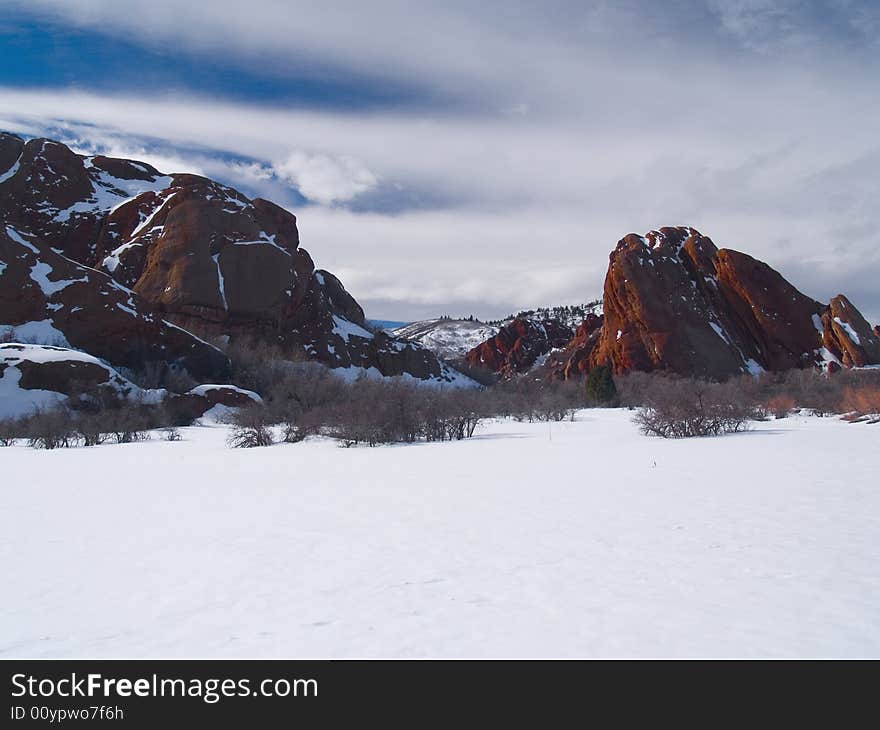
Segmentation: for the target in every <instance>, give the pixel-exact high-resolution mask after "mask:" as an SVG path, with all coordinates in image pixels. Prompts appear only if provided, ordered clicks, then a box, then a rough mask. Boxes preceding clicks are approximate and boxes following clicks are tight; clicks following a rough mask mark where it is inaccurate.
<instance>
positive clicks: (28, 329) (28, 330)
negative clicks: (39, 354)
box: [0, 319, 69, 347]
mask: <svg viewBox="0 0 880 730" xmlns="http://www.w3.org/2000/svg"><path fill="white" fill-rule="evenodd" d="M0 329H5V331H4V332H3V333H2V334H4V335H6V334H7V333H8V334H9V335H10V336H11V339H13V340H15V341H17V342H27V343H34V344H37V345H54V346H56V347H68V346H69V343H68V342H67V338H66V337H65V336H64V333H63V332H62V331H61V330H59V329H56V327H55V323H54V322H53V321H52V320H51V319H40V320H33V321H31V322H25V323H24V324H17V325H3V324H0Z"/></svg>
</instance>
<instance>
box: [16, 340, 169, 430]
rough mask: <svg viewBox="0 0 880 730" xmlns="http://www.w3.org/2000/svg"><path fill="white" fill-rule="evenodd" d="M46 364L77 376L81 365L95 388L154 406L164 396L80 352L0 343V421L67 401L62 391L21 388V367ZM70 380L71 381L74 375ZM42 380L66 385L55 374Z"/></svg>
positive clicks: (158, 391)
mask: <svg viewBox="0 0 880 730" xmlns="http://www.w3.org/2000/svg"><path fill="white" fill-rule="evenodd" d="M46 364H50V365H54V366H56V367H58V366H61V367H66V368H70V369H71V371H72V372H77V373H78V372H81V371H82V369H83V367H84V366H85V368H88V369H89V370H90V371H91V372H92V375H91V378H92V379H94V378H95V377H96V376H95V373H97V374H98V375H97V378H98V379H99V381H98V382H97V383H96V384H97V385H101V386H102V387H106V388H109V389H111V390H112V391H113V392H114V393H116V394H118V395H119V396H123V397H131V398H139V399H141V400H142V401H144V402H149V403H156V402H158V401H160V400H162V398H163V397H164V396H165V393H166V392H165V391H164V390H144V389H142V388H139V387H138V386H137V385H135V384H134V383H132V382H131V381H129V380H127V379H125V378H123V377H122V376H121V375H120V374H119V373H117V372H116V371H115V370H114V369H113V368H111V367H110V366H109V365H107V364H106V363H103V362H101V361H100V360H98V359H97V358H96V357H92V356H91V355H88V354H86V353H84V352H78V351H77V350H71V349H68V348H66V347H52V346H48V345H32V344H28V343H23V342H7V343H2V344H0V418H18V417H20V416H26V415H28V414H30V413H32V412H33V411H34V410H35V409H42V408H52V407H54V406H56V405H60V404H62V403H64V402H65V401H67V399H68V397H67V395H65V394H64V393H63V392H58V391H54V390H47V389H45V388H23V387H22V382H23V381H22V368H23V367H28V366H30V367H31V368H33V367H35V366H36V367H37V368H38V367H39V366H41V365H46ZM77 368H79V370H77ZM72 377H73V378H74V379H75V378H76V377H78V376H76V375H74V376H72ZM43 379H44V380H47V381H48V382H52V381H56V382H58V383H59V384H62V385H67V384H69V378H64V377H59V375H58V373H57V371H56V374H55V375H54V376H53V377H48V378H43ZM68 392H70V391H68Z"/></svg>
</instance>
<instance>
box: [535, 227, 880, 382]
mask: <svg viewBox="0 0 880 730" xmlns="http://www.w3.org/2000/svg"><path fill="white" fill-rule="evenodd" d="M878 342H880V340H878V338H877V337H876V335H875V334H874V333H873V332H872V330H871V328H870V326H869V325H868V323H867V322H865V320H864V318H863V317H862V316H861V314H859V312H858V310H856V308H855V307H853V306H852V304H851V303H850V302H849V301H848V300H846V298H845V297H842V296H841V297H835V299H834V300H832V303H831V304H830V305H828V306H826V305H823V304H821V303H820V302H817V301H815V300H813V299H811V298H810V297H807V296H805V295H804V294H802V293H801V292H799V291H798V290H797V289H796V288H795V287H793V286H792V285H791V284H789V283H788V282H787V281H786V280H785V279H784V278H783V277H782V276H781V275H780V274H779V273H777V272H776V271H774V270H773V269H772V268H770V267H769V266H767V264H764V263H762V262H760V261H757V260H756V259H754V258H752V257H751V256H748V255H746V254H743V253H740V252H738V251H732V250H729V249H721V250H719V249H717V248H716V246H715V244H714V243H712V241H711V240H710V239H709V238H707V237H705V236H703V235H702V234H700V233H699V232H698V231H696V230H695V229H693V228H661V229H660V230H659V231H651V232H650V233H648V234H646V235H645V236H638V235H635V234H630V235H628V236H626V237H625V238H623V239H622V240H621V241H620V242H619V243H618V244H617V248H615V250H614V251H613V252H612V253H611V256H610V263H609V267H608V273H607V275H606V278H605V292H604V321H603V322H602V323H601V327H597V325H596V323H595V322H593V323H592V325H591V326H589V327H586V328H584V329H583V330H582V331H580V330H579V333H578V335H577V336H576V337H575V338H574V340H572V342H570V343H568V345H567V346H566V347H565V348H564V349H563V350H562V352H560V353H557V354H555V355H554V356H553V357H552V358H550V359H549V360H548V369H549V376H550V377H553V378H569V377H576V376H580V375H583V374H585V373H587V372H589V370H590V368H592V367H595V366H596V365H607V366H610V367H611V368H612V370H613V371H614V372H615V373H625V372H628V371H630V370H642V371H650V370H666V371H671V372H675V373H678V374H681V375H687V376H695V377H701V378H709V379H714V380H723V379H725V378H728V377H731V376H733V375H737V374H741V373H758V372H761V371H764V370H770V371H778V370H786V369H790V368H805V367H816V366H821V365H823V364H826V363H828V362H837V361H839V362H840V363H842V364H843V365H847V366H851V365H866V364H874V363H880V351H878V349H877V345H878Z"/></svg>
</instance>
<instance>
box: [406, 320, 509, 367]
mask: <svg viewBox="0 0 880 730" xmlns="http://www.w3.org/2000/svg"><path fill="white" fill-rule="evenodd" d="M392 334H394V335H395V336H396V337H401V338H403V339H405V340H410V341H411V342H418V343H420V344H421V345H423V346H424V347H426V348H428V349H429V350H431V351H432V352H434V353H436V354H437V355H439V356H440V357H448V358H456V357H464V356H465V355H466V354H467V352H468V351H469V350H472V349H473V348H474V347H476V346H477V345H480V344H482V343H483V342H485V341H486V340H488V339H489V338H490V337H494V336H495V335H497V334H498V327H496V326H494V325H489V324H485V323H483V322H478V321H477V322H475V321H471V320H467V319H429V320H424V321H421V322H412V323H411V324H407V325H405V326H402V327H399V328H397V329H395V330H393V332H392Z"/></svg>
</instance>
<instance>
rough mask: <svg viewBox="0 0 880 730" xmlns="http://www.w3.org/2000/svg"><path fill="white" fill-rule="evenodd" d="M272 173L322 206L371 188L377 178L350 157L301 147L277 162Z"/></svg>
mask: <svg viewBox="0 0 880 730" xmlns="http://www.w3.org/2000/svg"><path fill="white" fill-rule="evenodd" d="M275 173H276V174H277V175H278V177H280V178H281V179H282V180H286V181H288V182H290V183H291V184H293V185H295V186H296V188H297V189H298V190H299V192H300V193H301V194H302V195H303V196H305V197H306V198H308V199H309V200H313V201H315V202H317V203H321V204H323V205H330V204H332V203H338V202H345V201H349V200H351V199H352V198H355V197H357V196H358V195H360V194H361V193H363V192H366V191H367V190H370V189H372V188H374V187H375V186H376V183H378V181H379V180H378V178H377V177H376V176H375V175H374V174H373V173H372V172H370V171H369V170H368V169H367V168H366V167H365V166H364V165H363V164H362V163H360V162H358V161H357V160H356V159H354V158H353V157H349V156H342V157H334V156H331V155H328V154H310V153H308V152H303V151H300V150H297V151H294V152H291V153H290V154H289V155H288V156H287V159H286V160H284V161H283V162H280V163H278V164H276V165H275Z"/></svg>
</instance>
